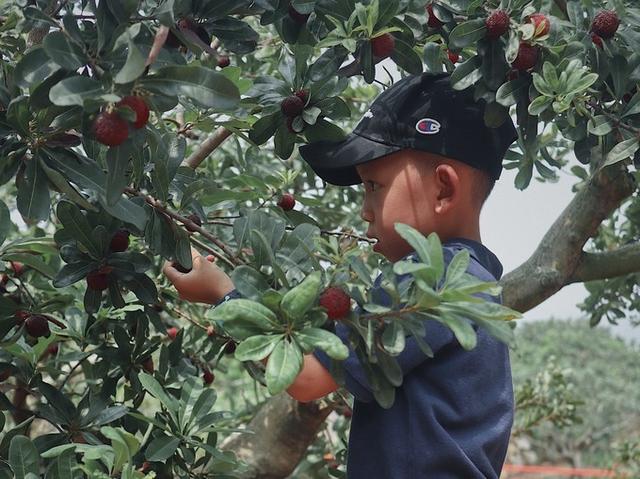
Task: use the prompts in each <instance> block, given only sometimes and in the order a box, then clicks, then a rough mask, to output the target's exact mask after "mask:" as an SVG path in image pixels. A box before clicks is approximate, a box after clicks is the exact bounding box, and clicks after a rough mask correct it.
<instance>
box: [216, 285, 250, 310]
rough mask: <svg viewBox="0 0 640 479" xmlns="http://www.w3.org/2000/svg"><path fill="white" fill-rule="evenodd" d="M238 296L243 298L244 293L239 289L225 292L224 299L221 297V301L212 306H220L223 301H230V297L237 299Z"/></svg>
mask: <svg viewBox="0 0 640 479" xmlns="http://www.w3.org/2000/svg"><path fill="white" fill-rule="evenodd" d="M237 298H242V295H241V294H240V292H239V291H238V290H237V289H233V290H231V291H229V292H228V293H227V294H225V295H224V296H223V297H222V299H220V301H218V302H217V303H216V304H214V305H213V306H211V307H212V308H215V307H216V306H220V305H221V304H222V303H224V302H226V301H229V300H230V299H237Z"/></svg>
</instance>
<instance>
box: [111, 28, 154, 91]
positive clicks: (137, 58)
mask: <svg viewBox="0 0 640 479" xmlns="http://www.w3.org/2000/svg"><path fill="white" fill-rule="evenodd" d="M128 44H129V51H128V52H127V61H126V62H125V64H124V65H123V66H122V68H121V69H120V71H119V72H118V73H116V76H115V77H114V79H113V80H114V81H115V82H116V83H121V84H122V83H130V82H132V81H134V80H135V79H136V78H139V77H140V75H142V74H143V73H144V70H145V68H146V65H145V61H146V57H145V56H144V55H143V54H142V52H141V51H140V49H139V48H138V47H137V46H136V44H135V43H134V41H133V38H131V36H129V42H128Z"/></svg>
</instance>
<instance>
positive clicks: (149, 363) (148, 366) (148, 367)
mask: <svg viewBox="0 0 640 479" xmlns="http://www.w3.org/2000/svg"><path fill="white" fill-rule="evenodd" d="M142 369H144V370H145V371H146V372H148V373H149V374H153V371H155V368H154V367H153V358H152V357H151V356H149V357H148V358H147V359H145V360H144V361H143V362H142Z"/></svg>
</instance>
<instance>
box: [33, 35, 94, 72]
mask: <svg viewBox="0 0 640 479" xmlns="http://www.w3.org/2000/svg"><path fill="white" fill-rule="evenodd" d="M42 46H43V47H44V50H45V52H46V53H47V55H48V56H49V58H51V59H52V60H53V61H54V62H56V63H57V64H58V65H60V66H61V67H62V68H64V69H65V70H70V71H76V70H77V69H78V68H80V67H82V66H83V65H84V64H85V63H86V61H87V58H86V56H85V54H84V52H83V51H82V48H80V46H79V45H78V44H76V43H75V42H74V41H73V40H71V38H69V36H68V35H65V34H64V33H63V32H61V31H55V32H51V33H49V34H48V35H47V36H46V37H44V40H43V42H42Z"/></svg>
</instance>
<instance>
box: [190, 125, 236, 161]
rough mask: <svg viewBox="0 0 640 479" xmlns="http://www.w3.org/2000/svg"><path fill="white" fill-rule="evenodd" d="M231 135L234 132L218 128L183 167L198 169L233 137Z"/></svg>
mask: <svg viewBox="0 0 640 479" xmlns="http://www.w3.org/2000/svg"><path fill="white" fill-rule="evenodd" d="M231 133H232V132H231V131H230V130H227V129H226V128H225V127H220V128H218V129H217V130H216V131H215V133H214V134H213V135H211V136H210V137H209V138H207V139H206V140H204V141H203V142H202V143H201V144H200V146H199V147H198V149H197V150H196V151H194V152H193V153H192V154H191V156H189V158H187V159H186V160H185V161H184V163H183V165H185V166H188V167H190V168H193V169H195V168H197V167H198V166H199V165H200V163H202V162H203V161H204V159H205V158H206V157H207V156H209V155H210V154H211V153H212V152H213V151H214V150H215V149H216V148H218V147H219V146H220V145H221V144H222V142H223V141H224V140H226V139H227V138H229V137H230V136H231Z"/></svg>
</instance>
